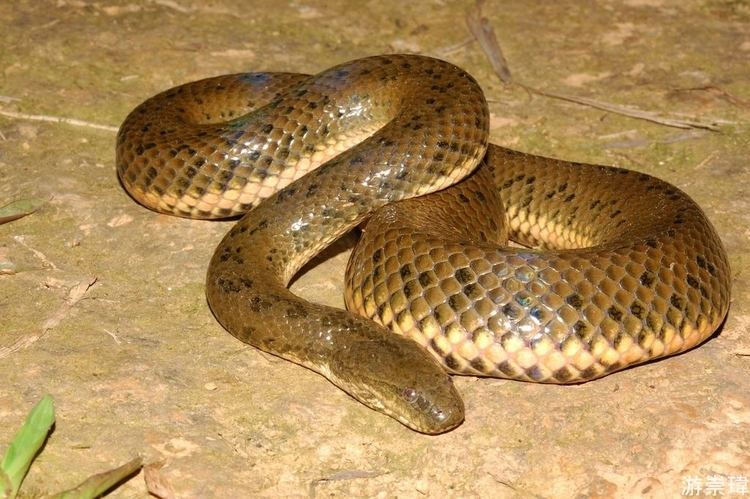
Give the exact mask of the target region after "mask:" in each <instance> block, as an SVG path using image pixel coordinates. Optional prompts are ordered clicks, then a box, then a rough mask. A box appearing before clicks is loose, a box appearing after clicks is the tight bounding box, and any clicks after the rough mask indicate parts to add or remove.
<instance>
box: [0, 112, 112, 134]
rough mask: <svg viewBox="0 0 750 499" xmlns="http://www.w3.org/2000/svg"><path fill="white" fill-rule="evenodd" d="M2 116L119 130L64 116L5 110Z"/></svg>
mask: <svg viewBox="0 0 750 499" xmlns="http://www.w3.org/2000/svg"><path fill="white" fill-rule="evenodd" d="M0 115H2V116H7V117H9V118H17V119H21V120H31V121H46V122H48V123H66V124H68V125H74V126H83V127H88V128H96V129H97V130H107V131H108V132H117V130H118V128H117V127H114V126H110V125H100V124H99V123H91V122H90V121H83V120H79V119H76V118H66V117H64V116H50V115H46V114H26V113H17V112H15V111H7V110H5V109H0Z"/></svg>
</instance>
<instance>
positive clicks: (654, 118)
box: [466, 0, 737, 131]
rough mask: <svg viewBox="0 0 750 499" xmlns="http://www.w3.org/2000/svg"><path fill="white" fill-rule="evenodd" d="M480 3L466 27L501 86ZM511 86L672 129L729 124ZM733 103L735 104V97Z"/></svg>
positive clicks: (500, 65)
mask: <svg viewBox="0 0 750 499" xmlns="http://www.w3.org/2000/svg"><path fill="white" fill-rule="evenodd" d="M482 3H483V0H476V3H475V5H474V7H473V8H471V9H469V12H468V13H467V15H466V22H467V24H468V26H469V30H470V31H471V32H472V34H473V35H474V36H475V37H476V39H477V41H479V45H480V46H481V47H482V51H483V52H484V53H485V55H486V56H487V59H488V60H489V62H490V65H491V66H492V68H493V69H494V70H495V73H497V75H498V77H499V78H500V80H501V81H502V82H503V83H505V84H509V83H512V82H513V81H512V77H511V73H510V69H509V67H508V63H507V61H506V60H505V56H504V55H503V51H502V49H501V48H500V43H499V42H498V41H497V37H496V36H495V30H494V29H493V28H492V26H490V24H489V21H488V20H487V18H485V17H482V11H481V9H482ZM515 83H516V85H518V86H519V87H521V88H523V89H524V90H526V91H527V92H530V93H533V94H537V95H541V96H544V97H549V98H551V99H559V100H564V101H567V102H572V103H575V104H581V105H584V106H589V107H594V108H596V109H601V110H603V111H607V112H610V113H614V114H620V115H623V116H629V117H631V118H637V119H640V120H646V121H650V122H652V123H658V124H660V125H666V126H671V127H675V128H685V129H690V128H700V129H704V130H712V131H718V130H719V124H720V123H721V124H733V123H731V122H727V121H723V120H712V121H711V122H703V121H698V120H695V119H677V118H667V117H664V116H660V115H659V114H657V113H654V112H651V111H643V110H641V109H636V108H633V107H630V106H621V105H618V104H612V103H610V102H604V101H599V100H594V99H589V98H586V97H576V96H573V95H567V94H561V93H556V92H547V91H544V90H539V89H537V88H534V87H530V86H528V85H524V84H523V83H519V82H515ZM726 95H728V94H726ZM735 102H737V101H736V98H735Z"/></svg>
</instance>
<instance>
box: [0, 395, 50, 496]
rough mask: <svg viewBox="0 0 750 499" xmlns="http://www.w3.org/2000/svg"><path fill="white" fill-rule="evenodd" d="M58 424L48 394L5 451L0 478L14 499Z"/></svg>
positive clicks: (0, 464) (34, 409)
mask: <svg viewBox="0 0 750 499" xmlns="http://www.w3.org/2000/svg"><path fill="white" fill-rule="evenodd" d="M54 423H55V402H54V400H53V399H52V396H51V395H45V396H44V397H42V400H40V401H39V403H38V404H37V405H36V406H35V407H34V408H33V409H32V410H31V412H30V413H29V415H28V416H27V417H26V422H24V424H23V426H22V427H21V429H20V430H18V433H16V435H15V436H14V437H13V440H12V441H11V443H10V445H9V446H8V448H7V449H6V450H5V455H4V456H3V460H2V461H0V470H2V473H3V474H4V477H2V478H0V485H2V486H3V488H6V490H8V489H9V491H10V493H9V494H8V495H9V496H10V497H15V496H16V494H17V493H18V489H19V488H20V487H21V483H22V482H23V479H24V477H26V473H27V472H28V471H29V466H31V463H32V461H34V458H35V457H36V455H37V453H38V452H39V449H41V448H42V445H43V444H44V441H45V440H46V439H47V435H48V434H49V431H50V429H51V428H52V425H53V424H54ZM6 478H7V481H6Z"/></svg>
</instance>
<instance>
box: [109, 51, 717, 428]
mask: <svg viewBox="0 0 750 499" xmlns="http://www.w3.org/2000/svg"><path fill="white" fill-rule="evenodd" d="M488 121H489V113H488V108H487V103H486V101H485V98H484V95H483V93H482V91H481V89H480V87H479V85H478V84H477V82H476V81H475V80H474V79H473V78H472V77H471V76H469V75H468V74H467V73H465V72H464V71H462V70H461V69H459V68H457V67H456V66H454V65H452V64H449V63H447V62H443V61H440V60H436V59H432V58H428V57H423V56H416V55H389V56H376V57H368V58H364V59H359V60H354V61H351V62H347V63H344V64H341V65H339V66H336V67H334V68H331V69H328V70H326V71H323V72H322V73H320V74H317V75H315V76H308V75H300V74H291V73H244V74H235V75H225V76H219V77H215V78H209V79H205V80H201V81H197V82H193V83H188V84H185V85H181V86H178V87H175V88H172V89H170V90H167V91H165V92H163V93H161V94H159V95H156V96H155V97H152V98H150V99H148V100H147V101H145V102H144V103H142V104H141V105H139V106H138V107H137V108H136V109H135V110H134V111H132V113H130V115H129V116H128V117H127V119H126V120H125V121H124V123H123V124H122V127H121V128H120V131H119V133H118V137H117V172H118V176H119V178H120V181H121V183H122V185H123V186H124V187H125V189H126V190H127V191H128V192H129V193H130V195H131V196H132V197H133V198H134V199H135V200H136V201H138V202H140V203H141V204H143V205H145V206H147V207H149V208H151V209H153V210H156V211H158V212H162V213H169V214H174V215H178V216H183V217H191V218H204V219H211V218H227V217H233V216H238V215H243V216H242V218H241V219H240V220H239V222H237V223H236V224H235V225H234V226H233V227H232V229H231V230H230V231H229V233H228V234H227V235H226V236H225V237H224V239H223V240H222V241H221V243H220V244H219V246H218V248H217V249H216V251H215V253H214V256H213V257H212V259H211V262H210V264H209V267H208V275H207V280H206V293H207V298H208V303H209V305H210V307H211V309H212V311H213V313H214V315H215V316H216V318H217V319H218V321H219V322H220V323H221V324H222V325H223V326H224V327H225V328H226V329H227V330H228V331H229V332H230V333H231V334H233V335H234V336H236V337H237V338H239V339H240V340H242V341H244V342H247V343H249V344H251V345H253V346H255V347H257V348H259V349H262V350H264V351H267V352H270V353H273V354H276V355H278V356H280V357H283V358H285V359H288V360H291V361H293V362H296V363H298V364H301V365H303V366H306V367H308V368H310V369H312V370H314V371H317V372H318V373H320V374H322V375H323V376H325V377H326V378H328V379H329V380H330V381H331V382H333V383H334V384H335V385H337V386H339V387H340V388H341V389H343V390H345V391H346V392H348V393H349V394H350V395H352V396H353V397H354V398H356V399H357V400H359V401H361V402H362V403H364V404H366V405H367V406H369V407H371V408H374V409H376V410H378V411H381V412H383V413H385V414H387V415H389V416H391V417H393V418H395V419H397V420H398V421H400V422H402V423H403V424H404V425H406V426H408V427H410V428H412V429H414V430H417V431H420V432H423V433H428V434H436V433H442V432H445V431H448V430H450V429H452V428H454V427H456V426H457V425H459V424H460V423H461V422H462V421H463V418H464V407H463V402H462V400H461V398H460V396H459V394H458V392H457V391H456V389H455V387H454V386H453V383H452V381H451V378H450V376H449V374H448V373H460V374H471V375H479V376H495V377H502V378H512V379H518V380H526V381H536V382H545V383H547V382H548V383H573V382H581V381H585V380H590V379H594V378H597V377H600V376H603V375H605V374H608V373H611V372H613V371H616V370H619V369H623V368H625V367H628V366H631V365H634V364H638V363H642V362H645V361H647V360H650V359H655V358H659V357H664V356H667V355H672V354H675V353H678V352H682V351H684V350H686V349H689V348H691V347H693V346H695V345H697V344H699V343H701V342H702V341H703V340H705V339H706V338H708V337H709V336H710V335H711V334H712V333H713V332H714V331H715V330H716V328H717V327H718V326H719V325H720V323H721V322H722V320H723V318H724V316H725V315H726V313H727V310H728V307H729V298H730V271H729V265H728V262H727V256H726V253H725V251H724V249H723V247H722V244H721V241H720V240H719V237H718V236H717V234H716V231H715V230H714V228H713V227H712V225H711V223H710V222H709V221H708V219H707V218H706V216H705V215H704V213H703V212H702V211H701V209H700V208H699V207H698V205H697V204H696V203H695V202H694V201H693V200H691V199H690V198H689V197H688V196H687V195H686V194H684V193H683V192H681V191H680V190H678V189H677V188H676V187H673V186H672V185H670V184H668V183H666V182H663V181H661V180H658V179H656V178H654V177H651V176H648V175H645V174H643V173H637V172H633V171H628V170H624V169H619V168H612V167H605V166H596V165H587V164H576V163H570V162H564V161H559V160H553V159H547V158H542V157H538V156H532V155H527V154H522V153H519V152H514V151H510V150H507V149H502V148H500V147H498V146H494V145H491V144H489V145H488V142H487V141H488ZM465 177H466V180H464V181H462V182H459V181H460V180H462V179H464V178H465ZM454 184H455V185H454ZM451 185H453V187H450V188H448V187H449V186H451ZM431 193H432V194H431ZM416 196H421V197H416ZM261 201H262V202H261ZM366 220H368V221H367V223H366V225H365V226H364V229H363V236H362V239H361V241H360V243H359V244H358V246H357V248H356V249H355V251H354V253H353V254H352V257H351V259H350V261H349V265H348V268H347V275H346V284H347V286H346V288H347V291H346V303H347V307H348V308H349V309H350V310H352V311H356V312H358V313H359V314H358V315H355V314H353V313H351V312H347V311H344V310H338V309H334V308H330V307H326V306H322V305H318V304H314V303H309V302H307V301H304V300H302V299H300V298H299V297H297V296H295V295H294V294H292V293H291V292H290V291H289V290H288V283H289V281H290V280H291V278H292V277H293V276H294V274H295V273H296V272H297V271H298V270H299V269H300V268H301V267H302V266H303V265H304V264H305V263H306V262H308V261H309V260H310V259H311V258H313V257H314V256H315V255H316V254H317V253H318V252H319V251H321V250H322V249H323V248H324V247H326V246H327V245H329V244H330V243H331V242H333V241H334V240H335V239H336V238H338V237H340V236H341V235H342V234H344V233H346V232H347V231H349V230H350V229H352V228H353V227H355V226H357V225H359V224H361V223H362V222H364V221H366ZM508 237H510V239H512V240H513V241H516V242H517V243H520V245H522V247H509V246H507V245H506V244H505V243H506V242H507V239H508ZM393 331H395V332H396V333H400V334H393Z"/></svg>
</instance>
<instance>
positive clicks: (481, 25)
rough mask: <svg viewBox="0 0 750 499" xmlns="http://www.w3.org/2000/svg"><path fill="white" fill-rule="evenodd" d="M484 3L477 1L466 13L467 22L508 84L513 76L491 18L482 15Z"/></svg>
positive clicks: (480, 0) (496, 71)
mask: <svg viewBox="0 0 750 499" xmlns="http://www.w3.org/2000/svg"><path fill="white" fill-rule="evenodd" d="M483 3H484V1H483V0H477V1H476V2H475V4H474V8H472V9H470V10H469V13H468V14H467V15H466V24H467V25H468V26H469V31H471V33H472V34H473V35H474V37H475V38H476V39H477V41H478V42H479V45H480V46H481V47H482V50H483V51H484V53H485V54H486V55H487V58H488V59H489V61H490V65H491V66H492V69H494V70H495V73H497V75H498V76H499V77H500V80H502V82H503V83H505V84H506V85H507V84H510V83H512V82H513V77H512V76H511V74H510V68H508V62H507V61H506V60H505V56H504V55H503V51H502V49H501V48H500V44H499V43H498V41H497V37H496V36H495V30H494V29H493V28H492V26H491V25H490V22H489V20H488V19H487V18H486V17H483V16H482V4H483Z"/></svg>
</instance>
